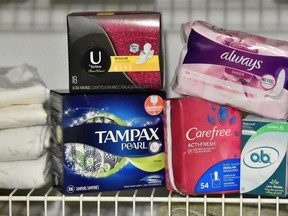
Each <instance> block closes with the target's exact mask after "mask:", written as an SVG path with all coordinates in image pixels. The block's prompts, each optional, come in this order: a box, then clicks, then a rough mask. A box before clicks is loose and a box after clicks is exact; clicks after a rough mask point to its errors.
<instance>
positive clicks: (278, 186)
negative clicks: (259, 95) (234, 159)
mask: <svg viewBox="0 0 288 216" xmlns="http://www.w3.org/2000/svg"><path fill="white" fill-rule="evenodd" d="M287 148H288V123H287V121H286V122H285V121H284V120H283V121H280V120H279V121H276V120H275V119H267V118H259V117H256V116H248V117H246V118H245V119H244V120H243V127H242V153H241V168H240V170H241V178H240V192H241V193H245V194H253V195H265V196H273V197H279V196H280V197H285V196H287V194H288V184H287V181H288V178H287V170H288V158H287Z"/></svg>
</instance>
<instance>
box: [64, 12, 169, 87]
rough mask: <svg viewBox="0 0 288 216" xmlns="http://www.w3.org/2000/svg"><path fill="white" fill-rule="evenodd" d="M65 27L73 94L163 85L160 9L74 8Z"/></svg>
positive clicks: (70, 85)
mask: <svg viewBox="0 0 288 216" xmlns="http://www.w3.org/2000/svg"><path fill="white" fill-rule="evenodd" d="M67 27H68V51H69V53H68V56H69V89H70V91H71V92H83V91H86V92H87V91H88V92H89V91H97V92H99V91H107V90H109V91H113V90H115V91H116V90H122V91H124V90H125V91H133V90H137V89H146V90H162V89H163V73H162V71H163V68H162V57H161V47H162V46H161V14H160V13H159V12H74V13H71V14H68V16H67Z"/></svg>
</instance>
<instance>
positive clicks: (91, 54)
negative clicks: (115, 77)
mask: <svg viewBox="0 0 288 216" xmlns="http://www.w3.org/2000/svg"><path fill="white" fill-rule="evenodd" d="M90 62H91V63H92V64H95V65H97V64H99V63H100V62H101V51H99V52H98V61H97V62H96V61H95V59H94V54H93V51H91V52H90Z"/></svg>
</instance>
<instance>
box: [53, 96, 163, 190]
mask: <svg viewBox="0 0 288 216" xmlns="http://www.w3.org/2000/svg"><path fill="white" fill-rule="evenodd" d="M164 98H165V93H164V92H149V93H148V92H146V93H144V92H142V93H136V92H134V93H125V94H124V93H109V94H108V93H97V94H96V93H93V94H71V93H68V92H67V91H52V92H51V112H52V113H51V125H52V139H51V142H52V143H51V146H52V155H53V157H52V180H53V185H54V186H55V187H56V188H58V189H59V190H60V191H62V192H63V193H65V194H72V193H86V192H98V191H114V190H125V189H139V188H149V187H160V186H165V175H164V166H165V160H164V142H163V140H164V138H163V120H162V112H163V111H162V109H163V100H164Z"/></svg>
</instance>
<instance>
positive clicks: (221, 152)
mask: <svg viewBox="0 0 288 216" xmlns="http://www.w3.org/2000/svg"><path fill="white" fill-rule="evenodd" d="M164 128H165V145H166V147H165V152H166V156H167V157H166V158H167V162H166V185H167V188H168V189H169V190H172V191H177V192H179V193H181V194H188V195H189V194H208V193H234V192H239V185H240V183H239V181H240V148H241V115H240V112H239V111H238V110H236V109H234V108H231V107H227V106H223V105H219V104H216V103H212V102H209V101H206V100H203V99H199V98H193V97H185V98H177V99H170V100H167V101H166V103H165V109H164Z"/></svg>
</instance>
